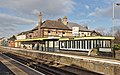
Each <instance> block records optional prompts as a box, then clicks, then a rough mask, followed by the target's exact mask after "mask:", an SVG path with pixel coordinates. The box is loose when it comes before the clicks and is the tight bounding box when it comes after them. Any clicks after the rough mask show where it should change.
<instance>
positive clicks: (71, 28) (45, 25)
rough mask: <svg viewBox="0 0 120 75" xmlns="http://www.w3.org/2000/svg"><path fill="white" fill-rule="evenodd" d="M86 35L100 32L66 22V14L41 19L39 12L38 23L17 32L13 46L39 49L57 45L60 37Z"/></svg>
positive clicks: (96, 34)
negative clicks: (33, 26) (31, 27)
mask: <svg viewBox="0 0 120 75" xmlns="http://www.w3.org/2000/svg"><path fill="white" fill-rule="evenodd" d="M87 36H100V33H98V32H96V31H91V30H89V29H88V27H87V26H82V25H79V24H77V23H72V22H68V18H67V17H66V16H65V17H64V18H63V19H61V18H59V19H58V20H45V21H42V14H41V13H40V14H39V16H38V25H37V26H36V27H35V28H33V29H31V30H29V31H26V32H21V33H20V34H18V35H17V40H16V43H15V47H21V48H23V47H26V48H27V49H39V50H41V48H45V47H46V48H47V47H48V46H49V47H53V46H54V45H56V46H58V45H57V42H58V40H59V39H60V38H71V37H87ZM33 46H34V47H33ZM37 47H39V48H37ZM46 48H45V50H46ZM51 50H52V49H51Z"/></svg>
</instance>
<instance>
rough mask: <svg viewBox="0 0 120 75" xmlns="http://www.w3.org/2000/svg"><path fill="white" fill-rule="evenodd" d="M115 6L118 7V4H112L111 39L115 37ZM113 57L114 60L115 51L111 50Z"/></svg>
mask: <svg viewBox="0 0 120 75" xmlns="http://www.w3.org/2000/svg"><path fill="white" fill-rule="evenodd" d="M115 5H117V6H119V5H120V3H116V4H115V3H113V11H112V25H113V29H112V30H113V34H112V35H113V37H115V25H114V24H115ZM113 47H114V41H113ZM113 57H114V58H115V50H114V49H113Z"/></svg>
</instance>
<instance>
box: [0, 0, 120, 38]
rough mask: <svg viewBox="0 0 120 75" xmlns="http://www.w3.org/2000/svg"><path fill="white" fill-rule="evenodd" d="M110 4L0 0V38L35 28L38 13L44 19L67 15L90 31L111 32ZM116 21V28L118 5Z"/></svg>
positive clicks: (109, 0) (87, 0)
mask: <svg viewBox="0 0 120 75" xmlns="http://www.w3.org/2000/svg"><path fill="white" fill-rule="evenodd" d="M112 3H113V0H0V37H3V36H6V37H8V36H10V35H13V34H14V35H15V34H18V33H20V32H22V31H26V30H29V29H32V28H34V27H35V26H36V24H37V21H38V13H39V11H41V12H42V13H43V20H46V19H51V20H56V19H58V18H63V17H64V16H67V17H68V21H69V22H75V23H78V24H86V25H87V26H88V27H89V28H90V29H91V30H93V29H95V28H100V27H103V28H105V29H110V28H111V27H112ZM114 3H120V0H116V1H114ZM115 19H116V20H115V25H116V26H118V25H120V6H115Z"/></svg>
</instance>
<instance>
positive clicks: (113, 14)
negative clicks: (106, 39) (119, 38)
mask: <svg viewBox="0 0 120 75" xmlns="http://www.w3.org/2000/svg"><path fill="white" fill-rule="evenodd" d="M114 19H115V4H114V3H113V12H112V26H113V28H112V32H113V34H112V36H113V37H115V34H114ZM112 45H113V57H114V58H115V50H114V40H113V42H112Z"/></svg>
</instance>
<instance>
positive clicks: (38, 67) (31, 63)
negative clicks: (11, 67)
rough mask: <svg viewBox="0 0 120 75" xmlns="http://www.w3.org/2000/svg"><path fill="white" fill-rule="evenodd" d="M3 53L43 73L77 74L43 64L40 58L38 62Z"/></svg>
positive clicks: (55, 74)
mask: <svg viewBox="0 0 120 75" xmlns="http://www.w3.org/2000/svg"><path fill="white" fill-rule="evenodd" d="M3 54H4V55H6V56H8V57H10V58H12V59H14V60H17V61H19V62H21V63H23V64H25V65H28V66H29V67H31V68H34V69H35V70H37V71H40V72H42V73H44V74H45V75H77V74H75V73H72V72H69V71H65V70H62V69H60V68H56V67H53V66H50V65H47V64H44V63H43V62H45V61H43V60H41V61H40V60H39V62H38V61H34V60H32V59H27V58H24V57H20V56H17V55H13V54H10V53H3Z"/></svg>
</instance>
